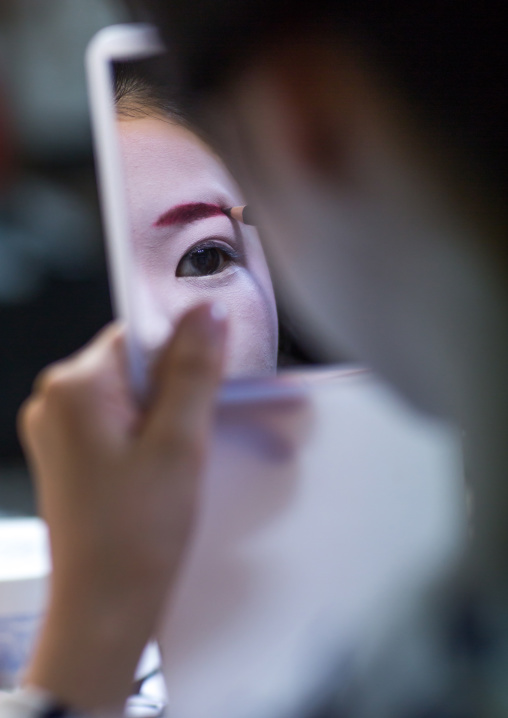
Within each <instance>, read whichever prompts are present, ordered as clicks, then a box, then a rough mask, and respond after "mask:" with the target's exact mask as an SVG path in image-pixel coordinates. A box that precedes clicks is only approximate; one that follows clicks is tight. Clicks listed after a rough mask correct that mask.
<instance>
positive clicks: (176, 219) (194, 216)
mask: <svg viewBox="0 0 508 718" xmlns="http://www.w3.org/2000/svg"><path fill="white" fill-rule="evenodd" d="M220 214H224V212H223V210H222V208H221V207H219V205H218V204H208V203H207V202H189V203H187V204H179V205H177V206H176V207H172V208H171V209H170V210H168V211H167V212H164V214H161V216H160V217H159V219H158V220H157V221H156V222H154V225H153V226H154V227H171V226H172V225H173V224H189V223H190V222H196V221H197V220H199V219H207V218H208V217H217V216H218V215H220Z"/></svg>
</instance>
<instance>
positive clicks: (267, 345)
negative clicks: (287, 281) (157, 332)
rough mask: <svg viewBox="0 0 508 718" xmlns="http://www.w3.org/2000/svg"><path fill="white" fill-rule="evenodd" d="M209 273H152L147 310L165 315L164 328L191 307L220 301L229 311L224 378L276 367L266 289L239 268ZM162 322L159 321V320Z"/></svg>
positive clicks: (273, 322) (272, 315) (274, 317)
mask: <svg viewBox="0 0 508 718" xmlns="http://www.w3.org/2000/svg"><path fill="white" fill-rule="evenodd" d="M223 275H224V276H221V275H220V274H219V275H212V277H209V278H205V277H203V278H196V279H184V278H178V277H171V278H170V279H168V278H167V277H161V276H159V277H158V278H157V279H155V278H154V276H153V275H152V276H151V277H150V279H149V284H150V288H151V289H150V291H151V302H152V310H155V312H156V314H157V315H159V317H164V318H165V319H166V322H167V325H166V329H165V333H167V332H171V327H172V326H174V324H175V323H176V322H177V321H178V318H179V317H180V316H181V315H182V314H183V313H184V312H185V311H187V310H188V309H190V308H191V307H193V306H195V305H197V304H201V303H202V302H206V301H210V302H212V301H220V302H221V303H222V304H224V306H225V307H226V309H227V312H228V316H229V335H228V344H227V349H226V367H225V374H226V376H227V377H239V376H253V375H266V374H272V373H274V372H275V370H276V367H277V343H278V323H277V313H276V309H275V304H274V302H273V301H272V295H271V293H268V295H267V294H266V293H265V291H264V287H263V286H262V285H260V284H259V283H258V282H257V281H256V278H255V277H254V276H253V275H252V274H251V273H250V272H249V271H248V270H247V269H245V268H244V267H237V268H234V269H233V270H231V271H226V272H224V273H223ZM161 324H162V321H161Z"/></svg>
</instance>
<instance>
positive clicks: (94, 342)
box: [32, 322, 124, 394]
mask: <svg viewBox="0 0 508 718" xmlns="http://www.w3.org/2000/svg"><path fill="white" fill-rule="evenodd" d="M123 334H124V329H123V327H122V325H121V324H120V323H119V322H111V323H110V324H108V325H107V326H106V327H104V328H103V329H101V330H100V331H99V332H98V333H97V334H96V335H95V337H93V339H91V341H89V342H88V343H87V344H85V346H84V347H83V348H82V349H79V350H78V351H76V352H74V354H71V355H70V356H69V357H67V358H66V359H62V360H61V361H57V362H54V363H53V364H50V365H49V366H48V367H46V368H45V369H43V370H42V371H41V372H40V373H39V374H38V375H37V376H36V377H35V380H34V383H33V386H32V393H34V394H39V393H41V394H45V393H46V392H47V391H48V390H51V389H53V388H54V386H55V385H60V384H61V383H63V382H64V381H65V379H66V378H67V377H74V374H75V372H76V367H77V366H79V370H80V374H81V375H82V376H86V374H87V371H86V370H87V369H88V370H92V371H93V373H95V367H96V366H97V364H101V363H103V362H104V360H105V358H106V357H107V356H108V355H110V354H111V353H112V352H114V353H115V354H118V351H119V345H120V344H121V343H122V342H123ZM83 370H85V371H83Z"/></svg>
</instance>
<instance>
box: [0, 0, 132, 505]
mask: <svg viewBox="0 0 508 718" xmlns="http://www.w3.org/2000/svg"><path fill="white" fill-rule="evenodd" d="M126 19H127V16H126V14H125V11H124V10H123V8H122V6H121V2H120V0H44V2H40V0H10V1H9V2H8V3H1V4H0V123H1V124H2V126H3V128H4V132H3V134H6V135H7V141H5V142H4V143H3V145H2V146H0V156H1V157H0V162H1V163H2V164H4V165H5V164H6V162H7V170H5V169H4V171H2V172H0V338H1V349H0V512H3V513H26V512H30V511H32V509H33V500H32V492H31V486H30V480H29V477H28V472H27V471H26V467H25V464H24V460H23V455H22V452H21V448H20V445H19V442H18V439H17V436H16V413H17V411H18V408H19V406H20V404H21V403H22V402H23V400H24V399H25V397H26V396H27V395H28V394H29V392H30V388H31V385H32V382H33V380H34V378H35V376H36V375H37V373H38V372H39V371H40V369H42V368H43V367H44V366H46V365H47V364H48V363H50V362H53V361H55V360H58V359H60V358H62V357H64V356H66V355H68V354H69V353H71V352H72V351H74V350H76V349H78V348H79V347H80V346H82V345H83V344H84V343H85V342H86V341H87V340H88V339H90V337H91V336H92V335H93V334H94V333H95V332H96V331H97V330H98V329H100V327H102V326H103V325H104V324H105V323H106V322H107V321H108V320H109V319H110V317H111V308H110V301H109V294H108V288H107V278H106V270H105V264H104V253H103V244H102V233H101V227H100V217H99V210H98V202H97V193H96V187H95V176H94V168H93V157H92V148H91V137H90V127H89V119H88V107H87V98H86V86H85V75H84V66H83V56H84V51H85V47H86V44H87V42H88V40H89V39H90V37H91V36H92V35H93V34H94V33H95V32H96V31H97V30H99V29H100V28H101V27H103V26H105V25H109V24H112V23H115V22H122V21H124V20H126Z"/></svg>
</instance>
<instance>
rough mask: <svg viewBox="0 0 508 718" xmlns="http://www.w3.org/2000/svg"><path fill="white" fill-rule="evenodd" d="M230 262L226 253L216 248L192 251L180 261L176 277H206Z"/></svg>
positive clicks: (202, 248)
mask: <svg viewBox="0 0 508 718" xmlns="http://www.w3.org/2000/svg"><path fill="white" fill-rule="evenodd" d="M228 260H230V257H228V255H227V254H226V252H224V251H222V250H220V249H218V248H217V247H201V248H198V249H193V250H192V252H189V253H188V254H186V255H185V256H184V257H182V259H181V260H180V262H179V264H178V267H177V268H176V276H177V277H206V276H207V275H209V274H215V273H216V272H219V271H222V269H224V267H225V265H226V264H227V263H228Z"/></svg>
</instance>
